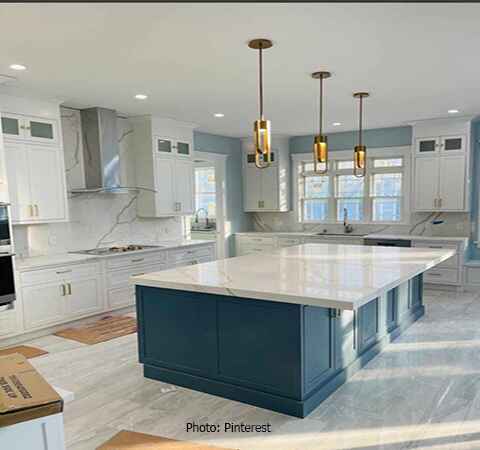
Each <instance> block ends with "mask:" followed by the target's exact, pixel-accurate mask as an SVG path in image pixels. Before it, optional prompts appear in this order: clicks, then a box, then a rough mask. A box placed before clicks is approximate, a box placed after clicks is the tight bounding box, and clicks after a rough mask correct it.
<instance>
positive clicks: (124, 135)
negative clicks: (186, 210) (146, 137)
mask: <svg viewBox="0 0 480 450" xmlns="http://www.w3.org/2000/svg"><path fill="white" fill-rule="evenodd" d="M61 117H62V132H63V146H64V151H65V168H66V174H67V189H68V190H70V189H71V188H72V187H77V188H78V187H84V184H83V185H82V183H83V158H82V140H81V120H80V112H79V111H78V110H75V109H70V108H61ZM117 125H118V141H119V145H120V179H121V184H122V185H124V186H136V179H135V166H134V158H135V151H134V150H135V149H134V148H133V146H132V140H131V137H132V136H131V131H132V128H131V126H130V123H129V121H128V119H126V118H119V119H118V122H117ZM137 195H138V194H137V193H135V192H131V193H128V194H69V198H68V207H69V213H70V221H69V222H67V223H52V224H40V225H21V226H14V241H15V251H16V252H17V254H19V255H21V256H24V257H27V256H38V255H49V254H60V253H65V252H69V251H74V250H85V249H90V248H95V247H105V246H111V245H117V244H119V245H121V244H127V243H138V244H155V243H157V242H160V241H169V240H176V239H181V238H182V237H183V236H184V235H185V224H184V220H183V219H182V218H181V217H176V218H175V217H172V218H158V219H144V218H139V217H137V214H136V198H137Z"/></svg>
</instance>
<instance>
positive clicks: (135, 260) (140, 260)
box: [132, 258, 145, 263]
mask: <svg viewBox="0 0 480 450" xmlns="http://www.w3.org/2000/svg"><path fill="white" fill-rule="evenodd" d="M143 260H145V258H138V259H132V262H133V263H137V262H142V261H143Z"/></svg>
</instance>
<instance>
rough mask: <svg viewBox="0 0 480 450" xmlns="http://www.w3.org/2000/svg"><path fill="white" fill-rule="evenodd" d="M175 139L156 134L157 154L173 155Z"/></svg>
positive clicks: (154, 142)
mask: <svg viewBox="0 0 480 450" xmlns="http://www.w3.org/2000/svg"><path fill="white" fill-rule="evenodd" d="M173 146H174V144H173V140H172V139H170V138H167V137H161V136H155V137H154V139H153V148H154V151H155V154H157V155H163V156H165V155H172V154H173Z"/></svg>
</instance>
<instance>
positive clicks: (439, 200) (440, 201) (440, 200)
mask: <svg viewBox="0 0 480 450" xmlns="http://www.w3.org/2000/svg"><path fill="white" fill-rule="evenodd" d="M438 202H439V203H440V205H439V206H440V208H441V207H442V199H441V198H439V199H438Z"/></svg>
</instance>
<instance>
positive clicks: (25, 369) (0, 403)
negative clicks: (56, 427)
mask: <svg viewBox="0 0 480 450" xmlns="http://www.w3.org/2000/svg"><path fill="white" fill-rule="evenodd" d="M62 411H63V400H62V398H61V397H60V396H59V395H58V394H57V392H56V391H55V390H54V389H53V388H52V387H51V386H50V385H49V384H48V383H47V381H46V380H45V379H44V378H43V377H42V376H41V375H40V374H39V373H38V372H37V371H36V370H35V369H34V368H33V366H32V365H31V364H30V363H29V362H28V361H27V359H26V358H25V357H24V356H22V355H20V354H19V353H14V354H11V355H7V356H0V427H5V426H8V425H14V424H16V423H19V422H25V421H27V420H32V419H37V418H39V417H44V416H49V415H52V414H57V413H60V412H62Z"/></svg>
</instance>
